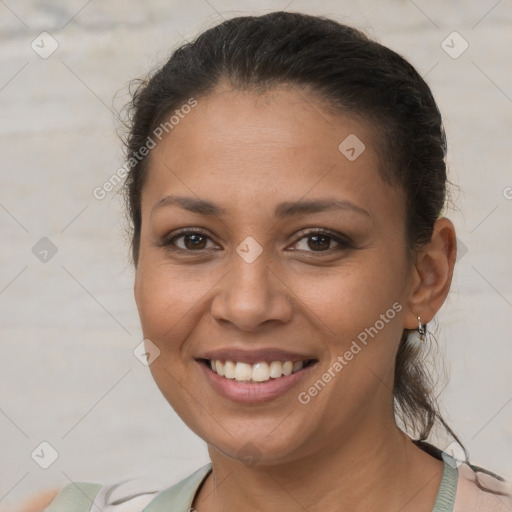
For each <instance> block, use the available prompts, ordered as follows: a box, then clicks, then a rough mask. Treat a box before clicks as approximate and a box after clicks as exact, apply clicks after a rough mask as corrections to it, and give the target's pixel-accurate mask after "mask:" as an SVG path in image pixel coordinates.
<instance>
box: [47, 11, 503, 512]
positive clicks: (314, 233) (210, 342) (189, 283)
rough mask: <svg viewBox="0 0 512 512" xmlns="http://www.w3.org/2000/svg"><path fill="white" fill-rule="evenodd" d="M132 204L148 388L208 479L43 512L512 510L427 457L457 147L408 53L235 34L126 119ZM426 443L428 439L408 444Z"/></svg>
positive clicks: (249, 30)
mask: <svg viewBox="0 0 512 512" xmlns="http://www.w3.org/2000/svg"><path fill="white" fill-rule="evenodd" d="M131 109H132V111H131V113H132V115H131V117H130V119H131V131H130V135H129V138H128V143H127V148H128V154H127V163H126V166H125V169H126V172H127V179H126V198H127V206H128V210H129V213H130V219H131V223H132V226H133V238H132V256H133V261H134V264H135V267H136V279H135V288H134V291H135V299H136V303H137V307H138V311H139V315H140V319H141V324H142V329H143V332H144V337H145V347H146V357H147V358H148V363H149V364H150V370H151V373H152V375H153V377H154V379H155V382H156V383H157V385H158V387H159V388H160V390H161V392H162V393H163V395H164V396H165V398H166V399H167V400H168V402H169V404H170V405H171V406H172V407H173V408H174V409H175V410H176V412H177V413H178V414H179V416H180V417H181V418H182V419H183V421H184V422H185V423H186V424H187V425H188V426H189V427H190V428H191V429H192V430H193V431H194V432H195V433H196V434H197V435H198V436H200V437H201V438H202V439H204V440H205V441H206V443H207V444H208V450H209V454H210V458H211V463H210V464H208V465H206V466H204V467H203V468H200V469H199V470H197V471H196V472H195V473H193V474H192V475H190V476H189V477H187V478H186V479H184V480H183V481H182V482H180V483H178V484H176V485H174V486H170V487H169V488H166V489H162V488H155V487H154V486H151V484H150V483H148V482H145V483H141V482H139V483H137V482H128V483H123V484H120V485H118V486H110V487H109V486H102V485H99V484H84V483H81V484H76V483H75V484H70V485H68V486H67V487H65V488H64V489H63V490H62V491H61V492H60V493H59V494H58V496H57V497H56V498H55V500H54V501H53V502H52V504H51V505H50V506H49V507H48V508H47V510H48V511H51V512H53V511H57V510H62V511H64V510H65V511H67V512H71V511H79V510H84V511H85V510H96V509H99V510H109V511H110V510H112V511H116V512H120V511H128V510H145V511H147V512H148V511H157V510H158V511H159V510H173V511H185V510H190V509H195V510H197V511H199V512H217V511H221V510H222V511H229V510H236V509H238V508H239V507H244V508H245V509H249V510H262V511H263V510H264V511H274V510H275V511H277V510H279V511H280V512H282V511H292V510H308V511H310V512H312V511H317V510H350V511H354V512H359V511H365V512H366V511H368V510H381V511H397V510H400V511H401V512H412V511H414V512H431V511H434V512H441V511H443V512H451V511H455V512H458V511H460V512H462V511H464V512H469V511H479V512H482V511H491V510H492V511H501V510H503V511H505V510H510V507H511V506H512V500H511V497H510V495H509V494H508V486H507V484H506V483H504V482H503V481H502V479H501V478H500V477H498V476H496V475H494V474H493V473H491V472H489V471H486V470H483V469H482V468H478V467H476V466H473V465H471V464H469V461H468V460H467V459H466V461H465V462H463V463H462V462H461V461H457V460H455V459H454V458H453V457H452V456H451V455H449V454H448V453H445V452H443V451H441V450H440V449H438V448H436V447H434V446H433V445H431V444H429V443H426V442H425V439H426V438H427V437H428V435H429V433H430V432H431V430H432V428H433V426H434V425H435V423H436V422H439V423H441V424H442V425H443V426H444V427H445V428H446V429H447V430H448V432H449V433H450V434H451V435H452V436H453V437H454V439H455V440H456V441H458V440H457V438H456V436H455V435H454V434H453V432H451V430H450V429H449V427H448V426H447V425H446V423H445V422H444V420H443V419H442V417H441V416H440V414H439V412H438V408H437V405H436V403H435V399H434V396H433V390H432V386H431V382H430V379H429V378H428V375H427V374H426V373H425V372H424V370H423V368H422V355H423V349H424V347H425V344H427V343H428V342H429V341H428V335H427V331H428V324H429V323H430V322H431V320H432V319H433V318H434V316H435V314H436V313H437V312H438V311H439V309H440V308H441V306H442V304H443V302H444V300H445V299H446V296H447V294H448V291H449V289H450V283H451V279H452V274H453V268H454V264H455V257H456V238H455V230H454V226H453V224H452V222H451V221H450V220H448V219H447V218H444V217H442V212H443V208H444V204H445V193H446V183H447V178H446V166H445V153H446V141H445V135H444V130H443V125H442V120H441V115H440V113H439V111H438V108H437V106H436V103H435V101H434V98H433V97H432V94H431V92H430V90H429V88H428V86H427V85H426V83H425V82H424V81H423V79H422V78H421V77H420V76H419V74H418V73H417V72H416V71H415V69H414V68H413V67H412V66H411V65H410V64H409V63H408V62H406V61H405V60H404V59H403V58H402V57H400V56H399V55H397V54H396V53H395V52H393V51H391V50H390V49H388V48H386V47H384V46H382V45H380V44H378V43H376V42H374V41H371V40H369V39H368V38H367V37H366V36H365V35H363V34H362V33H361V32H359V31H357V30H355V29H353V28H350V27H347V26H345V25H342V24H339V23H337V22H335V21H333V20H329V19H325V18H319V17H314V16H308V15H303V14H299V13H288V12H274V13H270V14H267V15H264V16H258V17H239V18H234V19H230V20H228V21H226V22H224V23H222V24H220V25H218V26H216V27H213V28H211V29H209V30H207V31H206V32H204V33H203V34H201V35H200V36H199V37H198V38H197V40H196V41H194V42H193V43H189V44H186V45H184V46H182V47H181V48H179V49H178V50H177V51H176V52H174V54H173V55H172V56H171V58H170V59H169V61H168V62H167V63H166V64H165V65H164V66H163V67H162V68H161V69H160V70H159V71H158V72H157V73H156V74H155V75H154V76H153V77H152V78H151V79H150V80H148V81H142V82H141V83H140V87H139V88H138V89H137V91H136V92H135V94H134V97H133V101H132V104H131ZM413 439H414V440H413Z"/></svg>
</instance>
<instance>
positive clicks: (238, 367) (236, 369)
mask: <svg viewBox="0 0 512 512" xmlns="http://www.w3.org/2000/svg"><path fill="white" fill-rule="evenodd" d="M209 363H210V367H211V369H212V371H214V372H215V373H217V374H218V375H220V376H221V377H225V378H227V379H235V380H236V381H253V382H266V381H267V380H270V378H273V379H278V378H279V377H281V376H282V375H285V376H286V375H290V374H292V373H296V372H298V371H299V370H300V369H301V368H302V367H303V366H304V361H295V362H292V361H284V362H281V361H272V362H271V363H270V364H269V363H266V362H264V361H261V362H259V363H255V364H252V365H251V364H248V363H240V362H238V363H235V362H233V361H225V362H222V361H220V360H218V359H216V360H212V361H210V362H209Z"/></svg>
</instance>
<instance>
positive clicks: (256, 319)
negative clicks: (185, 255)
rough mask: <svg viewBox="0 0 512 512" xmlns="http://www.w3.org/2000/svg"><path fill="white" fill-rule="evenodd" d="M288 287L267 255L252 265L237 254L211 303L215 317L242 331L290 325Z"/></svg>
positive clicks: (218, 320) (290, 313)
mask: <svg viewBox="0 0 512 512" xmlns="http://www.w3.org/2000/svg"><path fill="white" fill-rule="evenodd" d="M271 266H272V268H271ZM288 286H289V285H287V283H286V280H285V279H284V276H283V275H280V273H279V270H277V266H275V265H272V263H271V261H270V258H268V257H267V256H266V255H265V254H264V253H262V254H261V255H260V256H259V257H258V258H256V260H254V261H252V262H250V263H249V262H248V261H246V260H244V259H243V258H242V257H241V256H239V254H237V253H234V254H233V263H232V266H231V270H230V271H229V272H228V273H227V274H226V275H225V276H224V278H223V279H222V280H221V281H220V282H219V284H218V287H219V288H218V292H217V293H216V295H215V296H214V298H213V300H212V305H211V314H212V317H213V318H214V319H215V320H216V321H217V322H220V323H224V324H230V325H231V326H233V327H235V328H237V329H239V330H242V331H254V330H257V329H258V328H259V327H260V326H261V325H263V324H265V325H270V324H274V323H275V324H276V325H278V324H280V323H283V324H284V323H287V322H289V321H290V319H291V317H292V312H293V307H292V301H291V297H290V293H291V292H290V290H289V288H288Z"/></svg>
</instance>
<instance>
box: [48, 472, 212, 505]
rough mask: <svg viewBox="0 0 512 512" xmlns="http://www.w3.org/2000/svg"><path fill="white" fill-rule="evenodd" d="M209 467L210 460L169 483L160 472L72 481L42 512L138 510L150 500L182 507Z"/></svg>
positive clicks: (150, 501)
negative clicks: (115, 479)
mask: <svg viewBox="0 0 512 512" xmlns="http://www.w3.org/2000/svg"><path fill="white" fill-rule="evenodd" d="M210 468H211V464H207V465H206V466H203V467H201V468H200V469H198V470H197V471H195V472H194V473H192V474H191V475H189V476H187V477H186V478H184V479H183V480H181V481H179V482H178V483H175V484H173V485H171V486H170V487H169V482H168V481H166V479H165V478H162V477H157V476H150V477H143V478H132V479H129V480H124V481H122V482H118V483H114V484H97V483H89V482H72V483H70V484H68V485H66V486H65V487H64V488H63V489H62V490H61V491H60V492H59V493H58V494H57V496H56V497H55V499H54V500H53V501H52V502H51V503H50V505H49V506H48V507H47V508H45V509H44V511H43V512H90V511H91V510H101V511H103V512H107V511H108V512H136V511H137V512H138V511H141V510H143V509H145V507H146V506H147V505H149V504H150V503H151V504H152V506H153V503H155V504H158V505H160V504H162V505H163V506H166V507H167V506H168V505H174V504H176V505H177V506H179V507H181V506H182V503H183V504H186V503H187V502H188V501H191V500H192V498H193V494H194V492H195V490H196V489H197V487H198V486H199V484H200V483H201V482H202V480H203V479H204V477H205V476H206V475H207V473H208V472H209V470H210ZM155 510H156V509H155ZM173 510H174V509H173ZM175 510H176V511H178V508H176V509H175ZM184 510H186V508H185V509H184Z"/></svg>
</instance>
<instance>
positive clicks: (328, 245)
mask: <svg viewBox="0 0 512 512" xmlns="http://www.w3.org/2000/svg"><path fill="white" fill-rule="evenodd" d="M303 235H304V236H302V237H301V238H300V239H299V240H298V241H297V242H295V245H299V247H297V250H299V251H304V252H333V251H336V250H342V249H346V248H349V247H350V242H349V241H348V240H346V239H344V237H343V236H341V235H335V234H333V233H331V232H329V231H324V230H313V231H308V232H305V233H303ZM303 240H304V242H303ZM333 243H335V244H337V247H336V246H335V247H332V244H333Z"/></svg>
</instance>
